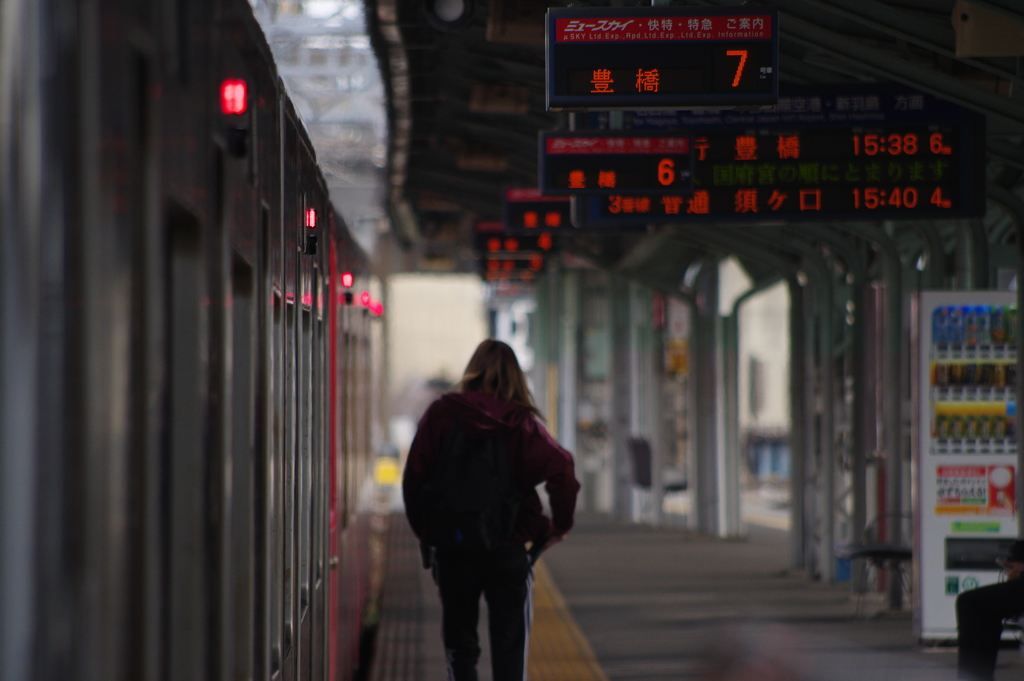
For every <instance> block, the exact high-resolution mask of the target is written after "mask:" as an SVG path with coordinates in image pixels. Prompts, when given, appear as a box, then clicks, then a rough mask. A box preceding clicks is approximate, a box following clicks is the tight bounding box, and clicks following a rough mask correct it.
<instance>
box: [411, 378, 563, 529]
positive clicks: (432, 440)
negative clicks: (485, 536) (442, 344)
mask: <svg viewBox="0 0 1024 681" xmlns="http://www.w3.org/2000/svg"><path fill="white" fill-rule="evenodd" d="M457 425H461V426H462V427H463V429H464V430H465V432H466V434H467V435H469V436H470V437H482V436H490V435H492V434H496V433H505V434H506V435H507V436H508V441H507V445H506V450H505V451H506V452H507V453H508V456H509V463H510V464H511V466H510V471H511V476H512V481H513V482H514V483H515V484H516V485H517V486H518V487H519V489H520V490H521V491H522V494H523V500H522V504H521V505H520V507H519V518H518V519H517V520H516V525H515V528H514V530H513V533H512V540H513V541H514V542H516V543H519V544H522V543H525V542H527V541H530V540H533V539H538V538H541V537H545V536H547V535H549V534H551V533H552V526H553V527H554V532H555V533H557V534H565V533H566V532H568V531H569V528H571V527H572V522H573V511H574V510H575V508H576V493H577V492H578V491H579V489H580V485H579V483H578V482H576V477H575V475H574V472H573V462H572V455H571V454H569V452H567V451H566V450H564V449H562V447H561V446H559V444H558V443H557V442H555V440H554V439H553V438H552V437H551V436H550V435H548V432H547V431H546V430H545V429H544V427H543V426H542V425H540V423H539V422H538V421H537V419H536V418H534V416H533V414H531V413H530V410H529V409H527V408H526V407H524V406H522V405H520V404H515V403H512V402H506V401H505V400H503V399H501V398H500V397H497V396H495V395H491V394H490V393H480V392H471V393H450V394H448V395H444V396H443V397H441V398H440V399H438V400H435V401H434V403H433V404H431V405H430V407H429V408H428V409H427V412H426V413H425V414H424V415H423V418H422V419H420V425H419V429H418V430H417V431H416V437H415V438H413V441H412V446H411V447H410V448H409V458H408V460H407V461H406V464H405V477H404V480H403V481H402V493H403V496H404V497H405V513H406V515H407V516H408V517H409V524H410V525H412V529H413V531H414V532H415V533H416V535H417V536H418V537H419V538H420V539H423V538H424V534H425V526H426V524H427V518H426V517H424V513H425V511H424V509H423V507H422V504H421V503H420V498H419V497H420V491H421V490H422V489H423V485H424V483H425V482H427V481H428V480H430V477H431V476H432V475H433V473H434V468H435V465H436V463H437V459H438V455H439V454H440V452H441V449H442V448H443V447H444V445H445V443H446V442H447V441H448V438H449V436H450V435H451V433H452V432H453V431H454V429H455V427H456V426H457ZM477 434H479V435H477ZM542 482H544V483H546V484H545V489H547V492H548V496H549V498H550V501H551V515H552V519H551V520H548V518H547V517H546V516H545V515H544V514H543V512H542V510H541V503H540V497H539V496H537V490H536V489H535V488H536V487H537V485H539V484H540V483H542Z"/></svg>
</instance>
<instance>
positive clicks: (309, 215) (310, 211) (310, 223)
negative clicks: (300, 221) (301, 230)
mask: <svg viewBox="0 0 1024 681" xmlns="http://www.w3.org/2000/svg"><path fill="white" fill-rule="evenodd" d="M306 227H308V228H310V229H315V228H316V208H307V209H306Z"/></svg>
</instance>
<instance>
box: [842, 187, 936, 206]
mask: <svg viewBox="0 0 1024 681" xmlns="http://www.w3.org/2000/svg"><path fill="white" fill-rule="evenodd" d="M852 191H853V207H854V208H855V209H860V208H867V209H868V210H875V209H876V208H885V207H889V208H916V207H917V203H918V201H920V199H921V194H920V192H919V191H918V189H917V187H854V188H853V190H852ZM930 194H931V195H930V197H929V199H928V201H929V203H931V205H932V206H934V207H935V208H952V206H953V201H952V200H951V199H950V198H948V197H947V196H946V195H944V194H943V193H942V187H935V188H934V189H933V190H931V192H930Z"/></svg>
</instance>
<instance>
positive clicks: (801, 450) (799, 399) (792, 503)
mask: <svg viewBox="0 0 1024 681" xmlns="http://www.w3.org/2000/svg"><path fill="white" fill-rule="evenodd" d="M786 282H787V283H788V284H789V419H790V422H791V423H792V424H793V426H792V429H791V430H790V436H789V446H790V468H789V488H790V492H789V513H790V529H789V547H790V565H791V566H792V567H793V568H794V569H802V568H805V567H806V566H807V561H806V558H805V556H806V552H805V547H806V544H807V525H806V523H805V522H804V521H805V518H804V504H805V499H804V485H805V478H806V475H807V473H806V468H807V467H806V465H805V462H806V461H807V458H808V455H807V452H808V451H809V446H808V436H807V432H806V431H805V430H804V429H803V428H802V427H801V426H802V424H803V423H804V421H805V419H806V416H805V414H806V412H807V411H808V410H809V409H810V405H808V404H807V399H806V398H807V396H806V394H805V392H804V384H805V383H806V382H807V380H808V377H807V364H806V362H805V361H804V356H805V355H806V354H807V352H808V349H807V343H806V336H805V334H804V328H805V327H806V326H807V313H806V309H807V296H806V293H805V288H806V287H805V286H804V285H803V284H801V282H800V278H799V277H797V275H796V274H795V273H794V274H791V275H790V276H789V277H788V278H787V280H786Z"/></svg>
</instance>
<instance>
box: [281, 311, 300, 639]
mask: <svg viewBox="0 0 1024 681" xmlns="http://www.w3.org/2000/svg"><path fill="white" fill-rule="evenodd" d="M291 295H292V301H288V296H289V294H288V293H285V300H286V301H288V303H289V304H287V305H286V306H285V315H284V316H285V373H284V379H285V380H284V409H285V419H284V466H283V469H282V483H283V485H282V486H283V492H284V494H283V497H284V503H283V508H284V531H283V534H282V539H283V542H282V543H283V548H284V574H283V575H282V578H283V585H282V586H283V589H284V592H283V595H284V598H283V602H284V607H283V611H282V615H283V618H282V619H283V630H282V635H281V638H282V650H283V653H284V657H285V658H287V657H288V654H289V653H290V652H291V648H292V641H293V638H294V632H295V592H296V585H295V568H296V564H295V530H296V525H295V495H296V493H297V491H298V485H297V484H296V480H295V474H296V471H295V452H296V440H297V430H298V429H297V424H296V421H295V419H296V385H295V377H296V375H297V374H298V371H297V369H296V366H295V365H296V356H295V355H296V343H295V334H296V328H295V326H296V324H295V314H296V312H295V304H294V302H293V301H294V294H291Z"/></svg>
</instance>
